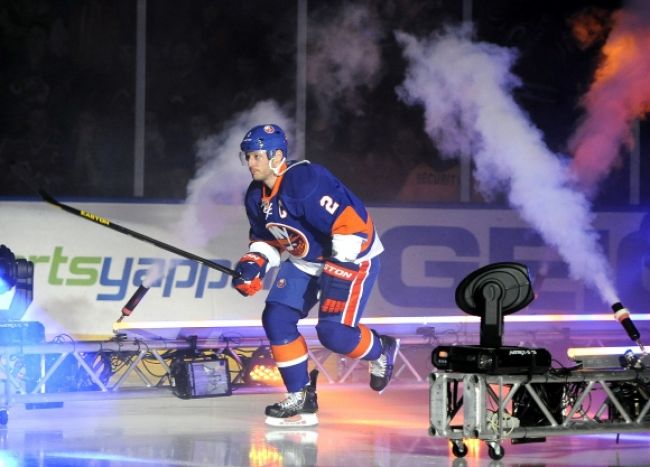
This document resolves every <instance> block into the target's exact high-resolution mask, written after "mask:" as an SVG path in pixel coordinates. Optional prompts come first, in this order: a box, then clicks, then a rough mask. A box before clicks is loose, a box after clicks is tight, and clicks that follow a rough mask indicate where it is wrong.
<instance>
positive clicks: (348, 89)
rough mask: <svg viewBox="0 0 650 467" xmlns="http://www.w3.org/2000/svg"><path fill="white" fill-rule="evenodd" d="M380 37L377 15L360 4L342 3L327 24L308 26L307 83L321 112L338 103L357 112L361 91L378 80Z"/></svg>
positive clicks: (381, 34)
mask: <svg viewBox="0 0 650 467" xmlns="http://www.w3.org/2000/svg"><path fill="white" fill-rule="evenodd" d="M328 8H329V7H328ZM382 36H383V32H382V27H381V23H380V21H379V18H378V16H377V14H376V13H375V12H374V10H372V9H370V8H366V7H363V6H360V5H352V4H346V5H345V6H344V7H343V8H342V9H341V10H340V11H339V12H338V13H337V14H336V16H335V17H333V18H331V19H330V20H329V21H326V22H324V23H322V24H320V25H316V26H311V25H310V28H309V44H308V50H309V54H308V55H309V61H308V64H307V83H308V84H309V86H310V89H311V91H312V93H313V94H314V97H315V99H316V102H317V104H318V106H319V108H320V110H321V112H323V113H325V114H329V110H330V107H331V106H333V105H334V104H335V103H338V104H340V105H342V106H343V107H344V108H345V109H346V110H348V111H352V112H355V113H360V108H361V105H362V98H361V94H360V92H361V90H363V89H372V88H374V87H375V86H376V84H377V82H378V80H379V77H380V70H381V50H380V48H379V42H380V40H381V38H382Z"/></svg>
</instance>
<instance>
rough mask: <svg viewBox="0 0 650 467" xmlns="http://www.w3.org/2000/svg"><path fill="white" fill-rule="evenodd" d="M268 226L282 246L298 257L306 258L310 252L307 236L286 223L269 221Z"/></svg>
mask: <svg viewBox="0 0 650 467" xmlns="http://www.w3.org/2000/svg"><path fill="white" fill-rule="evenodd" d="M266 228H267V229H268V230H269V232H271V234H272V235H273V236H274V237H275V238H276V240H277V241H278V243H279V244H280V247H281V248H282V249H284V250H286V251H287V252H288V253H289V254H291V255H293V256H295V257H296V258H304V257H305V256H307V253H309V242H308V241H307V237H305V235H304V234H303V233H302V232H300V231H299V230H297V229H294V228H293V227H290V226H288V225H284V224H277V223H275V222H269V223H268V224H266Z"/></svg>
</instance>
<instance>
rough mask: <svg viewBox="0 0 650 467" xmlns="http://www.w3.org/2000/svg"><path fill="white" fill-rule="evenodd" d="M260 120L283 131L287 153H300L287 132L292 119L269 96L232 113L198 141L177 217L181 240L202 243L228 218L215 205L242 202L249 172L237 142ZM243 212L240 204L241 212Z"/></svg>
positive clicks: (214, 233) (298, 155)
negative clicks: (192, 173)
mask: <svg viewBox="0 0 650 467" xmlns="http://www.w3.org/2000/svg"><path fill="white" fill-rule="evenodd" d="M264 123H275V124H277V125H279V126H280V127H281V128H282V129H283V130H284V131H285V133H286V134H287V139H288V141H289V149H288V151H289V157H290V158H291V159H301V158H302V154H293V153H292V148H291V141H292V140H293V138H291V136H290V135H291V134H292V133H293V131H294V122H293V120H291V119H290V118H289V117H288V116H287V114H286V112H284V111H283V110H282V108H281V107H280V106H279V105H278V104H277V103H276V102H275V101H273V100H266V101H262V102H259V103H257V104H256V105H255V106H254V107H253V108H252V109H250V110H247V111H244V112H241V113H240V114H238V115H236V116H235V117H234V118H233V119H232V120H231V121H230V122H228V123H227V124H226V125H225V127H224V129H223V131H221V132H220V133H219V134H215V135H211V136H208V137H207V138H204V139H202V140H200V141H198V142H197V158H198V160H199V169H198V171H197V174H196V176H195V177H194V179H192V180H191V181H190V182H189V184H188V186H187V192H188V193H187V199H186V201H185V210H184V213H183V216H182V219H181V232H182V237H183V241H184V243H189V244H191V245H196V246H204V245H206V244H207V243H208V242H209V241H210V240H211V239H212V238H214V237H215V235H216V234H218V233H219V232H220V231H221V230H222V228H223V226H224V225H227V224H228V223H229V222H230V219H228V218H226V217H225V216H224V215H222V213H220V212H219V205H223V204H237V205H242V206H243V202H244V193H245V192H246V188H247V187H248V185H249V184H250V182H251V175H250V172H249V171H248V170H247V168H246V167H244V166H242V163H241V161H240V159H239V144H240V143H241V140H242V139H243V137H244V135H245V134H246V132H247V131H248V130H250V129H251V128H252V127H254V126H256V125H261V124H264ZM243 212H244V211H243V208H242V212H241V215H244V214H243Z"/></svg>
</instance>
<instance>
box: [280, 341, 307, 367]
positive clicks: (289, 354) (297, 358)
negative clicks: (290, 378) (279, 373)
mask: <svg viewBox="0 0 650 467" xmlns="http://www.w3.org/2000/svg"><path fill="white" fill-rule="evenodd" d="M271 353H272V354H273V360H275V363H276V364H277V366H278V367H286V366H291V365H293V364H294V362H295V363H299V362H302V361H304V360H305V359H306V358H307V342H305V338H304V337H303V336H298V337H297V338H296V339H294V340H293V341H292V342H289V343H288V344H282V345H271Z"/></svg>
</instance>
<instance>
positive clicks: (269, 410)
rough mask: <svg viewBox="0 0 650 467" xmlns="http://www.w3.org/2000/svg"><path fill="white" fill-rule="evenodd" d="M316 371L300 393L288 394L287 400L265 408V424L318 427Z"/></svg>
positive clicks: (312, 372) (310, 375)
mask: <svg viewBox="0 0 650 467" xmlns="http://www.w3.org/2000/svg"><path fill="white" fill-rule="evenodd" d="M317 377H318V370H312V371H311V373H310V374H309V384H307V385H306V386H305V387H304V388H303V389H302V390H301V391H298V392H290V393H289V394H288V395H287V398H286V399H285V400H283V401H282V402H278V403H276V404H273V405H269V406H267V407H266V420H265V422H266V424H267V425H270V426H280V427H281V426H293V427H304V426H315V425H318V415H316V413H317V412H318V400H317V399H318V398H317V396H316V378H317Z"/></svg>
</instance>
